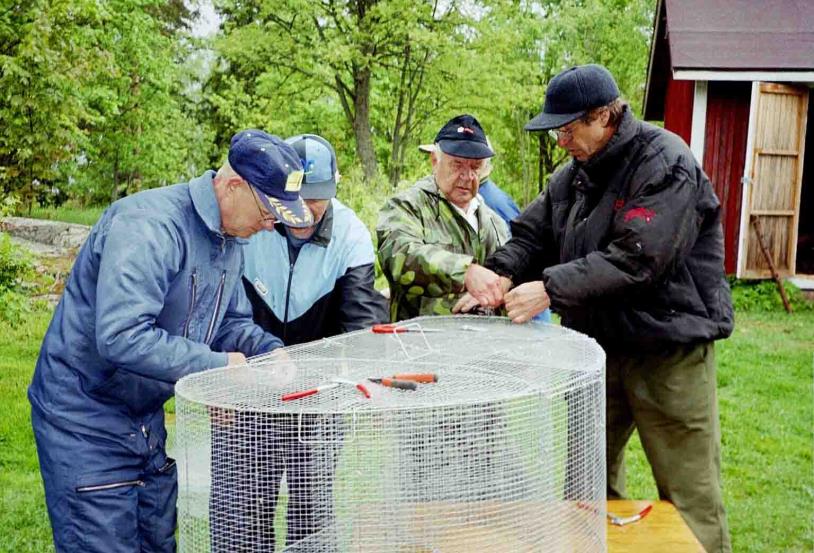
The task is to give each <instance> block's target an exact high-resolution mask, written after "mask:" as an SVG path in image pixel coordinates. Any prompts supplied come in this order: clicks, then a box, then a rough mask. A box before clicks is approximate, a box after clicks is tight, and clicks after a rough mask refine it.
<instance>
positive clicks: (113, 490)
mask: <svg viewBox="0 0 814 553" xmlns="http://www.w3.org/2000/svg"><path fill="white" fill-rule="evenodd" d="M301 181H302V166H301V164H300V161H299V157H298V156H297V154H296V153H295V152H294V151H293V150H292V148H291V147H290V146H288V145H287V144H285V143H284V142H283V141H282V140H280V139H279V138H277V137H274V136H271V135H268V134H266V133H264V132H262V131H258V130H247V131H242V132H240V133H238V134H236V135H235V136H234V137H233V138H232V141H231V147H230V150H229V161H228V163H226V164H224V166H223V167H221V169H220V170H219V171H218V173H217V174H215V173H214V172H213V171H208V172H207V173H205V174H204V175H202V176H201V177H198V178H196V179H193V180H192V181H190V182H188V183H183V184H177V185H174V186H169V187H165V188H160V189H155V190H149V191H145V192H141V193H139V194H135V195H133V196H130V197H128V198H124V199H122V200H119V201H117V202H115V203H114V204H112V205H111V206H110V208H108V209H107V211H105V213H104V214H103V215H102V217H101V219H100V220H99V222H98V223H97V224H96V225H95V226H94V227H93V229H92V230H91V233H90V236H89V237H88V239H87V241H86V242H85V244H84V245H83V246H82V249H81V250H80V252H79V256H78V257H77V260H76V262H75V264H74V268H73V271H72V273H71V276H70V278H69V279H68V283H67V286H66V288H65V292H64V294H63V296H62V299H61V301H60V303H59V305H58V306H57V309H56V312H55V313H54V318H53V320H52V321H51V325H50V326H49V328H48V331H47V333H46V335H45V339H44V340H43V344H42V348H41V350H40V356H39V359H38V360H37V366H36V370H35V373H34V379H33V382H32V383H31V387H30V388H29V392H28V395H29V399H30V401H31V406H32V409H31V418H32V424H33V427H34V435H35V437H36V441H37V451H38V454H39V460H40V470H41V473H42V477H43V483H44V485H45V496H46V502H47V504H48V514H49V516H50V519H51V526H52V529H53V535H54V543H55V545H56V550H57V551H58V552H83V553H87V552H93V551H105V552H132V553H136V552H147V551H150V552H154V551H155V552H157V551H161V552H169V551H174V550H175V538H174V531H175V500H176V495H177V482H176V471H175V466H174V461H173V460H172V459H170V458H168V457H167V455H166V452H165V440H166V436H167V433H166V430H165V427H164V411H163V404H164V402H165V401H166V400H167V399H168V398H169V397H171V396H172V393H173V386H174V384H175V382H176V381H177V380H178V379H179V378H181V377H183V376H184V375H187V374H190V373H193V372H196V371H202V370H206V369H211V368H214V367H221V366H225V365H231V364H236V363H242V362H245V356H248V355H256V354H261V353H265V352H268V351H270V350H273V349H274V348H277V347H279V346H281V345H282V344H281V342H280V340H279V339H277V338H276V337H274V336H273V335H272V334H269V333H266V332H264V331H263V329H262V328H260V327H259V326H257V325H255V324H254V323H253V321H252V319H251V306H250V304H249V302H248V300H247V298H246V295H245V292H244V290H243V286H242V285H241V283H240V277H241V274H242V269H243V251H242V249H243V248H242V246H243V244H245V242H246V240H245V239H246V238H248V237H249V236H251V235H252V234H255V233H257V232H258V231H260V230H263V229H266V230H269V229H271V228H272V225H273V224H274V222H275V221H276V220H279V221H284V222H285V223H286V224H289V225H292V226H303V227H305V226H310V225H311V224H312V217H311V214H310V212H309V211H308V210H307V209H306V207H305V205H304V203H303V202H302V200H301V199H300V198H299V195H298V190H299V187H300V184H301Z"/></svg>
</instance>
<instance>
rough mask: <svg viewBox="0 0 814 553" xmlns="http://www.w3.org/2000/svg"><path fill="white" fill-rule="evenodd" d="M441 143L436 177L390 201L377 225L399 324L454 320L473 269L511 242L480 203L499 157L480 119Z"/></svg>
mask: <svg viewBox="0 0 814 553" xmlns="http://www.w3.org/2000/svg"><path fill="white" fill-rule="evenodd" d="M435 142H436V144H437V146H438V147H437V148H436V151H435V152H433V159H432V164H433V174H432V175H431V176H429V177H426V178H424V179H421V180H420V181H418V182H417V183H416V184H415V185H414V186H412V187H411V188H409V189H408V190H405V191H404V192H402V193H400V194H398V195H396V196H394V197H393V198H390V200H388V201H387V203H386V204H385V206H384V207H383V208H382V210H381V212H380V214H379V222H378V225H377V226H376V234H377V236H378V244H379V249H378V257H379V263H380V264H381V267H382V270H383V271H384V275H385V277H386V278H387V281H388V282H389V284H390V318H391V319H392V320H394V321H400V320H404V319H409V318H412V317H416V316H419V315H447V314H450V313H451V310H452V306H454V305H455V303H456V302H457V301H458V299H459V298H460V297H461V295H462V294H463V292H464V275H465V274H466V270H467V268H468V267H469V266H470V264H472V263H473V262H474V263H478V264H480V263H483V262H484V260H485V259H486V257H488V256H489V255H490V254H492V252H494V251H495V250H496V249H497V248H498V246H500V245H501V244H503V243H504V242H506V240H507V239H508V229H507V228H506V224H505V223H504V222H503V220H502V219H501V218H500V217H499V216H498V215H497V214H496V213H495V212H494V211H492V209H490V208H489V207H488V206H487V205H486V203H485V202H483V200H481V199H480V198H479V197H478V184H479V181H480V178H479V176H480V171H481V170H482V168H483V165H484V163H485V160H486V159H487V158H489V157H491V156H493V155H494V152H493V151H492V149H491V148H489V146H488V145H487V143H486V135H485V134H484V132H483V129H482V128H481V126H480V124H479V123H478V120H477V119H475V118H474V117H472V116H471V115H460V116H458V117H455V118H453V119H451V120H450V121H449V122H448V123H447V124H446V125H444V127H443V128H442V129H441V131H439V133H438V135H437V136H436V138H435Z"/></svg>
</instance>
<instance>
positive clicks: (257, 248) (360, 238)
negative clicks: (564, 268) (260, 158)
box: [209, 134, 389, 552]
mask: <svg viewBox="0 0 814 553" xmlns="http://www.w3.org/2000/svg"><path fill="white" fill-rule="evenodd" d="M286 142H287V143H288V144H290V145H291V146H292V147H293V148H294V150H295V151H296V152H297V154H298V156H299V158H300V160H301V162H302V164H303V168H304V169H305V178H304V180H303V183H302V189H301V190H300V195H301V197H302V198H303V199H304V200H305V203H306V204H307V206H308V209H309V210H310V211H311V213H312V214H313V217H314V224H313V226H310V227H307V228H293V227H290V226H285V225H281V224H277V225H275V227H274V232H263V233H259V234H256V235H254V236H252V238H251V240H250V241H249V244H248V245H247V246H246V250H245V255H246V266H245V269H244V274H243V284H244V286H245V288H246V293H247V295H248V298H249V300H250V302H251V304H252V312H253V315H254V321H255V322H256V323H257V324H259V325H260V326H262V327H263V328H264V329H265V330H267V331H269V332H273V333H274V334H275V335H277V336H280V337H281V338H282V340H283V342H284V344H285V345H286V346H289V345H293V344H300V343H303V342H310V341H312V340H318V339H320V338H325V337H328V336H334V335H336V334H341V333H344V332H350V331H352V330H359V329H361V328H365V327H369V326H372V325H374V324H376V323H381V322H387V321H389V314H388V310H387V301H386V300H385V298H384V297H383V296H382V295H381V294H380V293H379V292H377V291H376V289H375V288H374V287H373V282H374V268H373V267H374V265H373V263H374V253H373V241H372V240H371V237H370V232H369V231H368V230H367V227H365V225H364V223H363V222H362V221H361V220H360V219H359V218H358V217H357V216H356V214H355V213H354V212H353V211H352V210H351V209H350V208H348V207H346V206H345V205H343V204H342V202H340V201H339V200H337V199H336V184H337V181H338V178H339V173H338V171H337V164H336V155H335V153H334V149H333V147H332V146H331V144H330V143H329V142H328V141H327V140H325V139H324V138H322V137H320V136H317V135H313V134H304V135H299V136H294V137H291V138H288V139H286ZM341 424H342V423H341V418H340V417H335V416H322V415H304V416H303V419H302V421H300V420H299V418H298V417H297V416H293V415H269V414H264V413H242V414H241V415H240V416H239V417H238V418H237V420H235V421H234V423H233V424H232V425H230V426H228V427H224V428H221V429H218V431H216V432H215V434H214V436H213V439H214V442H213V450H214V451H216V452H217V454H216V455H213V466H212V475H213V476H212V497H211V500H210V509H209V512H210V534H211V538H212V551H216V552H220V551H222V552H227V551H228V552H231V551H257V552H261V551H274V548H275V543H276V537H275V534H274V522H273V521H274V516H275V510H276V506H277V503H278V494H279V490H280V484H281V481H282V478H283V475H284V474H285V478H286V485H287V489H288V507H287V517H286V520H287V525H286V530H287V535H286V539H285V541H286V543H287V544H288V545H292V544H294V543H296V542H298V541H301V540H303V539H305V538H307V537H308V536H309V535H311V534H314V533H316V532H318V531H319V530H321V529H323V528H326V527H329V526H330V522H331V519H332V517H333V498H332V484H333V474H334V470H335V465H336V460H337V457H338V454H339V451H340V446H341V443H342V428H341ZM258 452H259V454H258ZM246 480H249V481H250V482H251V484H252V486H251V487H248V488H247V487H245V486H241V482H245V481H246ZM258 482H259V483H260V484H259V485H258Z"/></svg>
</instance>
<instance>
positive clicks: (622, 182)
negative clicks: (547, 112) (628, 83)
mask: <svg viewBox="0 0 814 553" xmlns="http://www.w3.org/2000/svg"><path fill="white" fill-rule="evenodd" d="M511 228H512V238H511V240H509V242H507V243H506V244H505V245H504V246H503V247H501V248H500V249H498V250H497V251H496V252H495V253H494V254H493V255H492V256H491V257H490V258H489V259H488V260H487V261H486V264H485V265H486V267H488V268H490V269H492V270H494V271H495V272H497V273H498V274H501V275H504V276H508V277H510V278H511V279H512V281H513V282H514V283H515V284H519V283H521V282H526V281H531V280H542V281H543V283H544V284H545V286H546V290H547V291H548V294H549V296H550V298H551V306H552V308H553V309H554V311H556V312H558V313H560V315H561V316H562V321H563V324H564V325H565V326H568V327H570V328H573V329H575V330H578V331H580V332H584V333H586V334H588V335H589V336H592V337H594V338H595V339H596V340H597V341H598V342H599V343H600V344H601V345H602V346H603V347H604V348H605V349H607V350H622V351H628V350H631V349H643V350H649V351H653V350H658V349H659V348H661V347H663V346H664V345H666V344H675V343H678V344H693V343H700V342H706V341H711V340H716V339H719V338H725V337H727V336H729V335H730V334H731V333H732V329H733V325H734V321H733V312H732V301H731V296H730V291H729V286H728V284H727V282H726V279H725V275H724V268H723V261H724V246H723V232H722V229H721V220H720V204H719V202H718V198H717V197H716V196H715V192H714V191H713V189H712V185H711V183H710V182H709V179H707V177H706V175H705V174H704V172H703V170H702V169H701V167H700V166H699V165H698V163H697V162H696V161H695V158H694V157H693V155H692V153H691V152H690V150H689V148H688V147H687V145H686V144H685V143H684V142H683V141H682V140H681V138H679V137H678V136H676V135H675V134H673V133H671V132H669V131H666V130H664V129H661V128H658V127H655V126H653V125H650V124H648V123H644V122H641V121H637V120H636V119H635V118H634V117H633V115H632V114H631V113H630V112H629V111H627V110H626V111H625V113H624V115H623V117H622V120H621V121H620V124H619V127H618V128H617V129H616V132H615V133H614V135H613V137H612V138H611V140H610V142H609V143H608V144H607V145H606V146H605V147H604V148H603V149H602V150H601V151H600V152H598V153H597V154H596V155H594V156H593V157H592V158H591V159H589V160H588V161H587V162H584V163H581V162H579V161H577V160H572V161H571V162H570V163H568V164H567V165H565V166H564V167H562V168H561V169H559V170H558V171H556V172H555V173H554V174H553V175H552V176H551V179H550V180H549V184H548V187H547V189H546V190H545V191H544V192H543V193H542V194H541V195H540V196H539V197H538V198H537V199H536V200H534V201H533V202H532V203H531V204H530V205H529V206H528V208H527V209H526V210H525V211H524V212H523V213H522V214H521V215H520V216H519V217H518V218H517V219H515V220H514V221H513V222H512V224H511Z"/></svg>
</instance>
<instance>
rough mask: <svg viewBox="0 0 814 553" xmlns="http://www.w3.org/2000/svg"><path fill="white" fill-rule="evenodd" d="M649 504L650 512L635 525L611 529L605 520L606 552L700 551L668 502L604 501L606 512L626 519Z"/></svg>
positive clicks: (686, 527) (695, 539)
mask: <svg viewBox="0 0 814 553" xmlns="http://www.w3.org/2000/svg"><path fill="white" fill-rule="evenodd" d="M651 503H652V504H653V510H652V511H650V513H648V515H647V516H646V517H644V518H643V519H642V520H640V521H638V522H634V523H632V524H628V525H626V526H614V525H612V524H611V523H610V521H608V553H628V552H631V553H632V552H636V553H640V552H642V551H659V552H665V553H667V552H673V551H675V552H676V553H683V552H684V551H687V552H689V551H692V552H693V553H703V552H704V548H703V547H702V546H701V543H700V542H699V541H698V539H697V538H696V537H695V535H694V534H693V533H692V531H691V530H690V529H689V527H688V526H687V523H685V522H684V519H683V518H681V515H680V514H678V511H677V510H676V508H675V507H674V506H673V504H672V503H670V502H669V501H636V500H631V499H611V500H608V511H609V512H611V513H613V514H614V515H617V516H622V517H627V516H631V515H635V514H636V513H638V512H640V511H641V510H642V509H644V508H645V507H647V505H649V504H651Z"/></svg>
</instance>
